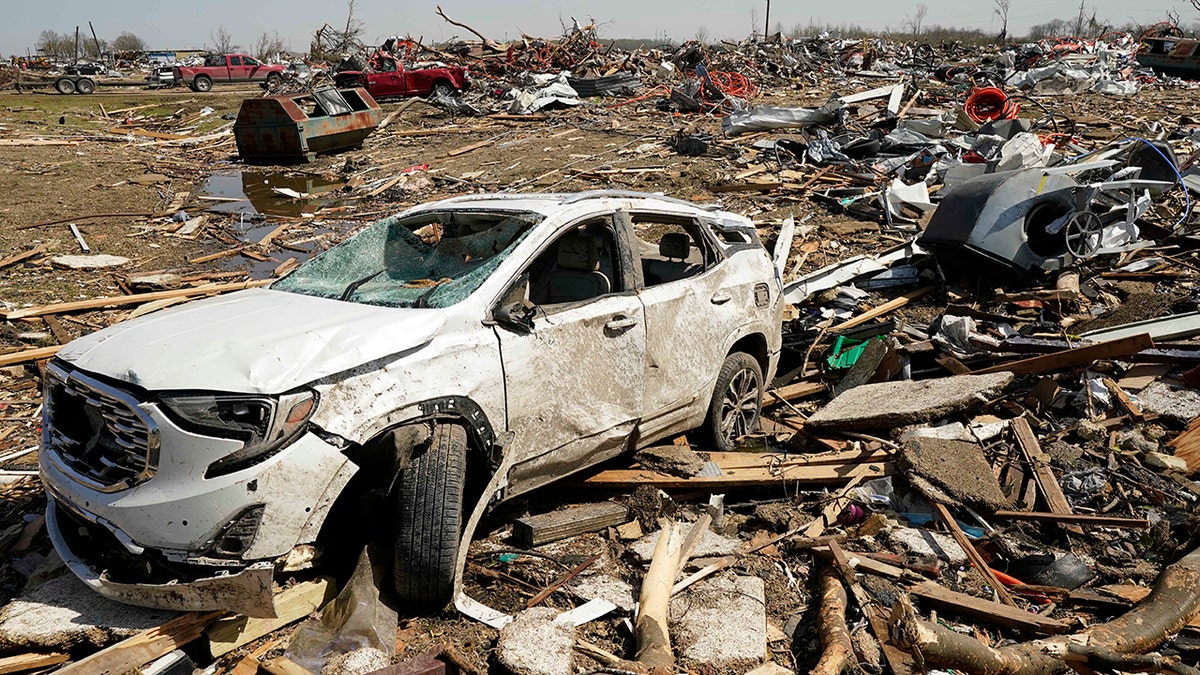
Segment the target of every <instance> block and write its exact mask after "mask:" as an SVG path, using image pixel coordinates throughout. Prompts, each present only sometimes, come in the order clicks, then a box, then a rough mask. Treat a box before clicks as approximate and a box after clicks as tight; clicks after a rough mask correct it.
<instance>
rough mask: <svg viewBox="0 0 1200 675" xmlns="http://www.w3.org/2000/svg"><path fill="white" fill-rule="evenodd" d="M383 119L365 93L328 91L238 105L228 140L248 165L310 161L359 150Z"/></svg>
mask: <svg viewBox="0 0 1200 675" xmlns="http://www.w3.org/2000/svg"><path fill="white" fill-rule="evenodd" d="M382 118H383V110H382V109H381V108H380V107H379V104H378V103H376V102H375V99H373V98H371V95H370V94H368V93H367V91H366V90H365V89H362V88H361V87H355V88H352V89H340V90H339V89H334V88H333V87H329V88H326V89H318V90H316V91H313V92H305V93H300V94H281V95H278V96H266V97H264V98H250V99H246V100H245V101H242V107H241V109H240V110H239V111H238V116H237V121H235V122H234V123H233V136H234V138H235V139H236V140H237V147H238V154H239V155H241V157H242V159H244V160H246V161H247V162H251V163H264V164H269V163H289V162H311V161H313V159H315V158H316V156H317V155H320V154H325V153H331V152H339V151H341V150H348V149H351V148H361V147H362V143H363V141H364V140H365V139H366V138H367V136H370V135H371V132H372V131H375V127H377V126H379V122H380V121H381V120H382Z"/></svg>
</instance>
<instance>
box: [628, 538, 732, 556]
mask: <svg viewBox="0 0 1200 675" xmlns="http://www.w3.org/2000/svg"><path fill="white" fill-rule="evenodd" d="M658 533H659V531H658V530H655V531H654V532H651V533H650V534H648V535H646V536H645V537H643V538H642V539H640V540H639V541H637V542H635V543H634V544H633V545H632V546H630V547H629V552H630V553H632V554H633V555H634V556H636V557H637V559H638V560H640V561H641V562H650V558H651V556H653V555H654V545H655V544H656V543H657V542H658ZM741 545H742V543H741V542H740V541H738V540H737V539H732V538H730V537H722V536H721V535H719V534H717V533H716V532H713V531H712V530H705V531H704V534H703V535H701V536H700V541H698V542H696V546H695V548H693V549H692V557H693V558H711V557H717V556H723V555H730V554H732V553H736V552H737V550H738V549H739V548H741Z"/></svg>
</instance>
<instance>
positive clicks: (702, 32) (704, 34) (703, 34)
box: [694, 26, 711, 45]
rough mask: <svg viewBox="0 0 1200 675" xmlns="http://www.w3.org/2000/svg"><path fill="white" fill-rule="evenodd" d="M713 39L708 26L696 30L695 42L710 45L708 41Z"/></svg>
mask: <svg viewBox="0 0 1200 675" xmlns="http://www.w3.org/2000/svg"><path fill="white" fill-rule="evenodd" d="M709 37H711V36H710V35H709V33H708V26H700V27H699V28H697V29H696V35H695V38H694V39H695V40H696V42H699V43H700V44H702V45H706V44H708V39H709Z"/></svg>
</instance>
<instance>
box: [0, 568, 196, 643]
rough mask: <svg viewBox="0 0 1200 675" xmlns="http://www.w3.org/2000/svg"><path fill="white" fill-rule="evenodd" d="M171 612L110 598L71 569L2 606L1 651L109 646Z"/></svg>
mask: <svg viewBox="0 0 1200 675" xmlns="http://www.w3.org/2000/svg"><path fill="white" fill-rule="evenodd" d="M173 616H175V614H174V613H172V612H164V611H161V610H153V609H144V608H142V607H134V606H132V605H125V604H122V603H119V602H115V601H113V600H109V599H108V598H105V597H103V596H101V595H100V594H99V593H96V592H95V591H93V590H92V589H90V588H88V587H87V586H85V585H84V584H83V582H82V581H80V580H79V579H78V578H76V576H75V575H74V574H69V573H68V574H63V575H61V576H59V577H56V578H54V579H51V580H49V581H47V582H46V583H44V584H42V585H41V586H38V587H37V588H36V589H34V590H33V591H32V592H30V593H28V594H26V595H24V596H22V597H20V598H17V599H15V600H13V601H12V602H9V603H8V604H7V605H5V606H4V607H3V608H0V650H3V651H18V650H47V649H51V650H58V651H66V650H69V649H74V648H78V647H90V648H99V647H106V646H108V645H110V644H112V643H114V642H118V641H120V640H124V639H125V638H128V637H132V636H134V635H136V634H137V633H139V632H141V631H143V630H146V629H147V628H153V627H155V626H158V625H161V624H163V623H166V622H167V621H168V620H170V619H171V617H173Z"/></svg>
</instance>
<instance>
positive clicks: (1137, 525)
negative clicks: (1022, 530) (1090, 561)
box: [992, 511, 1150, 530]
mask: <svg viewBox="0 0 1200 675" xmlns="http://www.w3.org/2000/svg"><path fill="white" fill-rule="evenodd" d="M992 517H993V518H999V519H1001V520H1030V521H1034V522H1038V523H1058V524H1063V523H1073V524H1076V525H1095V526H1097V527H1115V528H1123V529H1128V530H1148V529H1150V521H1149V520H1147V519H1145V518H1118V517H1115V516H1094V515H1091V514H1083V513H1044V512H1038V511H996V512H995V513H993V514H992Z"/></svg>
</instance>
